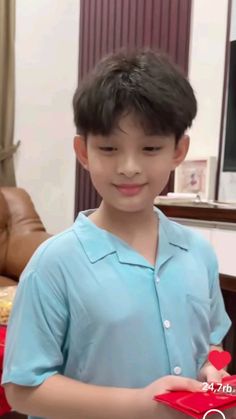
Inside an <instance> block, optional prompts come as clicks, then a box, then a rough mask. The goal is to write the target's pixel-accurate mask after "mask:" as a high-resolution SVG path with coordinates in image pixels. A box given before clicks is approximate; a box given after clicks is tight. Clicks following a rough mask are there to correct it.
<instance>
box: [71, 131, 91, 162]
mask: <svg viewBox="0 0 236 419" xmlns="http://www.w3.org/2000/svg"><path fill="white" fill-rule="evenodd" d="M74 150H75V154H76V157H77V159H78V160H79V162H80V164H82V166H83V168H84V169H86V170H89V168H88V153H87V144H86V140H85V137H84V136H83V135H76V136H75V137H74Z"/></svg>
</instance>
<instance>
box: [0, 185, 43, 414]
mask: <svg viewBox="0 0 236 419" xmlns="http://www.w3.org/2000/svg"><path fill="white" fill-rule="evenodd" d="M49 237H50V234H48V233H47V232H46V230H45V228H44V225H43V223H42V221H41V220H40V218H39V216H38V214H37V212H36V211H35V208H34V205H33V202H32V201H31V199H30V196H29V195H28V193H27V192H26V191H25V190H24V189H21V188H14V187H0V286H9V285H16V284H17V282H18V280H19V276H20V274H21V272H22V271H23V269H24V267H25V266H26V264H27V262H28V261H29V259H30V258H31V256H32V254H33V253H34V251H35V250H36V249H37V247H38V246H39V245H40V244H41V243H42V242H43V241H44V240H46V239H48V238H49ZM2 418H3V419H26V418H27V416H25V415H21V414H20V413H18V412H10V413H8V414H5V415H3V416H2Z"/></svg>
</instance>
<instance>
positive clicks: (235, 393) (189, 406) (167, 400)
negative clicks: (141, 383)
mask: <svg viewBox="0 0 236 419" xmlns="http://www.w3.org/2000/svg"><path fill="white" fill-rule="evenodd" d="M227 384H228V386H229V387H228V389H230V388H231V389H232V392H229V393H227V392H224V391H222V386H221V385H219V384H214V390H208V391H205V392H190V391H173V392H170V393H165V394H159V395H156V396H154V400H155V401H157V402H161V403H164V404H166V405H168V406H169V407H172V408H173V409H176V410H179V411H180V412H183V413H185V414H187V415H189V416H192V417H194V418H198V419H202V417H203V415H204V414H205V413H206V412H207V411H208V410H211V409H218V410H220V411H223V410H226V409H230V408H231V407H234V406H236V375H232V376H227V377H224V378H223V379H222V385H223V386H227ZM209 385H210V383H209ZM219 387H221V391H219ZM209 415H210V414H209Z"/></svg>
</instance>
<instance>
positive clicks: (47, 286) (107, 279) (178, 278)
mask: <svg viewBox="0 0 236 419" xmlns="http://www.w3.org/2000/svg"><path fill="white" fill-rule="evenodd" d="M153 209H154V211H155V212H156V215H157V216H159V219H160V230H159V249H158V255H157V259H156V263H155V266H153V265H151V264H150V263H149V262H148V261H147V260H146V259H145V258H144V257H143V256H142V255H140V254H139V253H138V252H137V251H135V250H134V249H133V248H132V247H130V246H129V245H128V244H127V243H125V242H124V241H123V240H121V239H119V238H118V237H117V236H115V235H113V234H111V233H109V232H107V231H106V230H103V229H101V228H99V227H97V226H96V225H95V224H94V223H93V222H92V221H91V220H90V219H89V218H88V217H87V215H89V214H90V213H91V212H92V211H94V210H86V211H82V212H80V213H79V215H78V217H77V219H76V221H75V223H74V224H73V226H72V227H71V228H69V229H67V230H66V231H64V232H62V233H61V234H58V235H56V236H54V237H52V238H50V239H49V240H47V241H46V242H44V243H43V244H42V245H41V246H40V247H39V248H38V249H37V251H36V252H35V254H34V255H33V257H32V258H31V260H30V262H29V263H28V265H27V267H26V269H25V270H24V272H23V274H22V276H21V279H20V283H19V286H18V289H17V294H16V298H15V303H14V307H13V310H12V314H11V317H10V322H9V326H8V334H7V344H6V352H5V361H4V371H3V377H2V383H7V382H13V383H16V384H19V385H26V386H37V385H39V384H41V383H42V382H43V381H44V380H45V379H46V378H47V377H50V376H52V375H53V374H57V373H59V374H63V375H65V376H67V377H70V378H73V379H76V380H80V381H83V382H85V383H93V384H97V385H102V386H103V385H104V386H117V387H142V386H146V385H148V384H149V383H151V382H152V381H154V380H156V379H158V378H160V377H162V376H164V375H168V374H173V375H181V376H187V377H196V375H197V372H198V370H199V368H200V366H201V365H202V363H203V362H204V361H205V359H206V357H207V355H208V350H209V345H210V344H219V343H220V342H221V341H222V339H223V338H224V336H225V335H226V333H227V331H228V329H229V327H230V325H231V322H230V319H229V317H228V315H227V314H226V312H225V308H224V303H223V298H222V294H221V291H220V286H219V278H218V267H217V261H216V257H215V254H214V252H213V250H212V248H211V246H210V244H209V243H208V242H207V241H206V240H205V239H203V238H202V237H201V236H200V235H198V234H197V233H195V232H194V231H192V230H191V229H189V228H187V227H184V226H182V225H180V224H177V223H175V222H173V221H170V220H169V219H168V218H166V217H165V215H164V214H163V213H162V212H161V211H160V210H158V209H157V208H156V207H153ZM34 419H35V418H34Z"/></svg>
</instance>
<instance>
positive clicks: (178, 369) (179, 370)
mask: <svg viewBox="0 0 236 419" xmlns="http://www.w3.org/2000/svg"><path fill="white" fill-rule="evenodd" d="M181 372H182V368H180V367H174V373H175V374H176V375H179V374H181Z"/></svg>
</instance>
